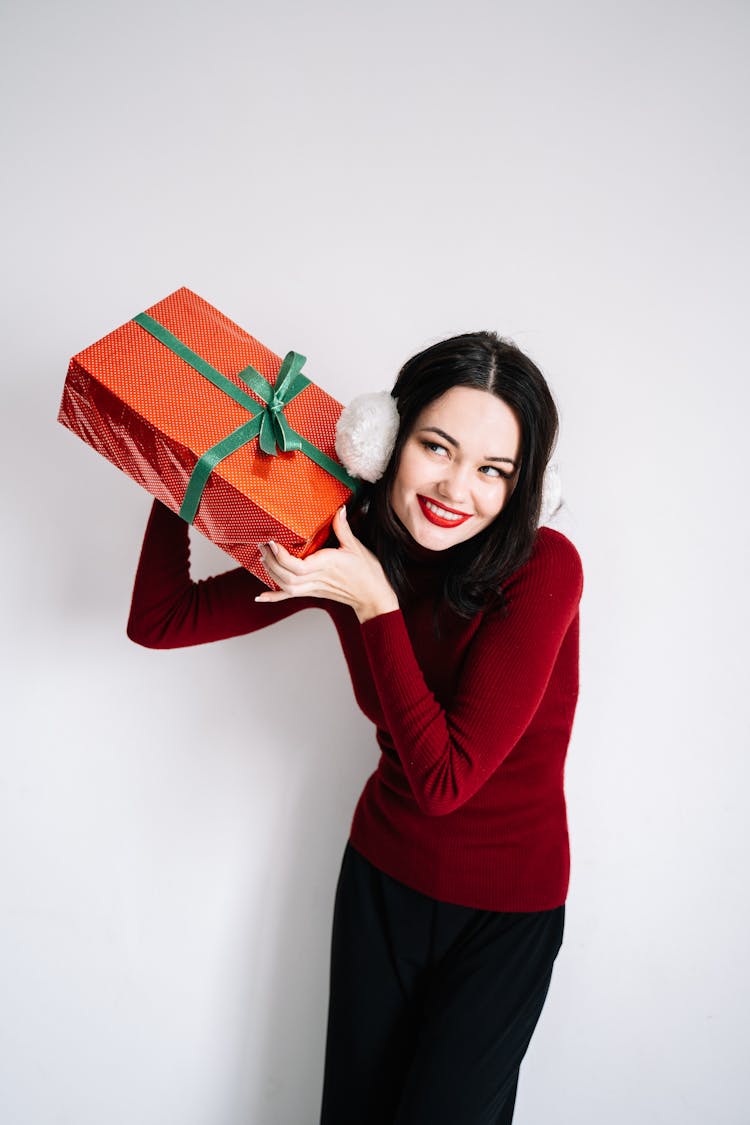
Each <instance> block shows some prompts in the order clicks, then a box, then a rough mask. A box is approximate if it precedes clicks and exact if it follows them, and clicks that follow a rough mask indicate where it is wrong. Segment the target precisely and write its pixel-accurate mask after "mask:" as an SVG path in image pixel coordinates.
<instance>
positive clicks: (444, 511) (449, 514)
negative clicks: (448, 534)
mask: <svg viewBox="0 0 750 1125" xmlns="http://www.w3.org/2000/svg"><path fill="white" fill-rule="evenodd" d="M417 500H418V501H419V507H420V508H421V509H422V514H423V515H424V517H425V518H426V519H428V520H429V521H430V523H434V524H436V525H437V526H438V527H458V525H459V524H461V523H465V522H466V520H468V519H470V518H471V513H469V512H457V511H456V510H455V508H444V507H443V505H442V504H438V503H436V502H435V501H434V500H429V499H428V498H427V497H426V496H419V495H417Z"/></svg>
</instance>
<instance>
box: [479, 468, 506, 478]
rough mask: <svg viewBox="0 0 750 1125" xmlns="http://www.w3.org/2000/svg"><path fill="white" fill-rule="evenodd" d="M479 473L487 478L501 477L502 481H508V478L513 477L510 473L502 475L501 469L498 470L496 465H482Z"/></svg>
mask: <svg viewBox="0 0 750 1125" xmlns="http://www.w3.org/2000/svg"><path fill="white" fill-rule="evenodd" d="M479 471H480V473H484V475H485V476H487V477H489V476H498V477H502V478H503V480H510V478H511V477H512V476H513V474H512V473H504V472H503V470H502V469H498V467H497V465H482V467H481V469H480V470H479Z"/></svg>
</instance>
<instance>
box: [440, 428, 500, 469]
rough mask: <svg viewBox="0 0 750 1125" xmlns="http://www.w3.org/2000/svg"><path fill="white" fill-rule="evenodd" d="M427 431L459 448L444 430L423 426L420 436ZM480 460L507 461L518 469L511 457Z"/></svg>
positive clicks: (457, 443)
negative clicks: (438, 435)
mask: <svg viewBox="0 0 750 1125" xmlns="http://www.w3.org/2000/svg"><path fill="white" fill-rule="evenodd" d="M428 430H429V432H430V433H432V434H440V436H441V437H442V438H445V440H446V441H447V442H450V444H451V445H453V446H455V447H456V449H460V448H461V445H460V443H459V442H457V441H456V439H455V438H454V437H451V435H450V434H446V432H445V430H440V429H438V427H437V426H423V427H422V429H421V430H420V431H419V432H420V433H421V434H424V433H427V431H428ZM482 460H483V461H507V462H508V464H509V465H512V466H513V468H514V469H517V468H518V465H517V464H516V462H515V461H514V460H513V458H512V457H483V458H482Z"/></svg>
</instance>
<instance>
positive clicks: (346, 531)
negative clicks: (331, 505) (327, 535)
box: [331, 504, 359, 547]
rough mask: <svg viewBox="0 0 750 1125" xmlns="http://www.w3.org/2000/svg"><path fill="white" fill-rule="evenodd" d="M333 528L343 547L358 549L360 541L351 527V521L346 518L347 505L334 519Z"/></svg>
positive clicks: (343, 505)
mask: <svg viewBox="0 0 750 1125" xmlns="http://www.w3.org/2000/svg"><path fill="white" fill-rule="evenodd" d="M331 526H332V527H333V530H334V533H335V535H336V538H337V539H338V541H339V543H340V544H341V546H342V547H356V546H357V545H358V544H359V539H357V537H356V535H355V534H354V532H353V531H352V529H351V527H350V526H349V520H348V519H347V516H346V505H345V504H342V506H341V507H340V508H339V510H338V511H337V512H336V515H335V516H334V517H333V522H332V524H331Z"/></svg>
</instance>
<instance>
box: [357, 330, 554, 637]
mask: <svg viewBox="0 0 750 1125" xmlns="http://www.w3.org/2000/svg"><path fill="white" fill-rule="evenodd" d="M452 387H474V388H476V389H478V390H482V391H489V392H490V394H493V395H497V396H498V398H500V399H502V400H503V401H504V402H505V403H506V404H507V405H508V406H509V407H511V409H512V410H513V411H514V413H515V415H516V418H517V420H518V423H519V426H520V431H521V440H520V451H519V457H520V465H519V466H518V470H517V472H516V473H515V475H514V478H513V482H512V485H513V486H512V492H511V495H510V496H509V497H508V499H507V500H506V502H505V505H504V507H503V508H502V510H501V512H500V513H499V515H498V516H497V517H496V518H495V519H494V520H493V521H492V523H491V524H490V525H489V526H488V527H486V528H484V529H483V530H482V531H481V532H479V533H478V534H477V535H475V536H473V537H472V538H471V539H467V540H466V541H465V542H463V543H458V544H456V546H455V547H450V548H448V549H447V550H446V551H442V552H437V553H436V554H439V555H440V558H439V559H438V564H439V565H440V566H441V567H442V569H443V575H442V595H443V598H444V600H445V601H446V602H447V603H448V605H449V606H450V607H451V609H453V611H454V612H455V613H457V614H459V615H460V616H462V617H472V616H473V615H474V614H475V613H476V612H477V611H478V610H480V609H482V608H485V607H486V606H487V605H488V604H490V603H492V602H495V603H497V602H498V601H499V603H500V605H501V606H504V604H505V596H504V593H503V589H502V586H503V583H505V582H506V580H507V579H508V578H510V576H511V575H512V574H513V573H514V571H516V570H517V569H518V568H519V567H520V566H521V565H522V564H523V563H524V562H526V560H527V559H528V558H529V556H530V555H531V552H532V550H533V547H534V542H535V539H536V533H537V527H538V524H539V518H540V513H541V505H542V486H543V478H544V471H545V469H546V467H547V462H548V461H549V458H550V456H551V453H552V450H553V449H554V446H555V442H556V440H557V433H558V426H559V420H558V413H557V408H556V406H555V402H554V400H553V398H552V394H551V392H550V389H549V387H548V386H547V383H546V380H545V378H544V376H543V375H542V373H541V371H540V370H539V368H538V367H537V366H536V364H535V363H533V362H532V361H531V360H530V359H529V357H528V356H527V355H525V354H524V353H523V352H522V351H521V350H520V348H518V347H516V345H515V344H514V343H513V342H512V341H511V340H506V339H503V338H502V337H500V336H498V335H497V333H495V332H467V333H464V334H463V335H460V336H452V337H451V338H450V339H448V340H441V341H439V342H438V343H436V344H432V345H431V346H430V347H428V348H425V350H424V351H421V352H419V353H418V354H417V355H415V356H412V358H411V359H409V360H407V361H406V363H405V364H404V365H403V367H402V368H401V370H400V371H399V373H398V377H397V378H396V382H395V384H394V386H393V390H392V391H391V394H392V395H393V397H394V398H395V399H396V404H397V406H398V412H399V429H398V434H397V436H396V442H395V445H394V448H393V453H392V455H391V458H390V460H389V462H388V465H387V467H386V470H385V473H384V474H383V476H382V477H381V478H380V480H378V481H376V482H375V483H374V484H370V483H367V482H363V483H362V487H361V488H360V490H359V491H358V493H357V494H356V495H355V496H354V497H353V498H352V500H351V501H350V503H349V506H348V515H349V519H350V521H351V525H352V529H353V530H354V532H355V534H356V535H357V536H358V537H359V538H360V539H361V540H362V542H363V543H364V544H365V545H366V546H367V547H369V549H370V550H371V551H373V552H374V554H375V555H377V557H378V559H379V560H380V563H381V566H382V567H383V570H384V571H385V573H386V575H387V577H388V581H389V582H390V583H391V585H392V586H393V588H394V590H395V591H396V594H397V596H398V597H399V598H400V597H401V595H402V594H403V593H405V592H406V590H408V589H409V588H410V583H409V579H408V577H407V571H408V568H407V560H408V558H409V545H410V544H412V546H413V540H412V538H411V536H410V535H409V532H408V531H407V530H406V528H405V527H404V526H403V524H402V523H401V522H400V520H398V519H397V517H396V515H395V513H394V512H393V509H392V507H391V503H390V495H391V489H392V485H393V482H394V479H395V477H396V473H397V471H398V465H399V461H400V458H401V451H402V449H403V447H404V443H405V442H406V440H407V438H408V437H409V435H410V434H411V432H412V430H413V428H414V424H415V422H416V419H417V416H418V415H419V414H420V412H421V411H422V410H423V409H424V408H425V407H426V406H428V405H429V404H430V403H431V402H434V401H435V400H436V399H438V398H440V396H441V395H443V394H445V392H446V391H449V390H450V389H451V388H452Z"/></svg>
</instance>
